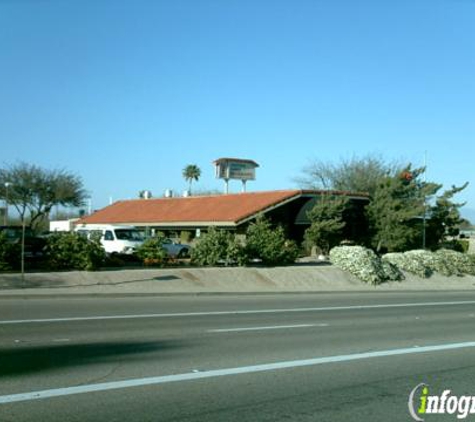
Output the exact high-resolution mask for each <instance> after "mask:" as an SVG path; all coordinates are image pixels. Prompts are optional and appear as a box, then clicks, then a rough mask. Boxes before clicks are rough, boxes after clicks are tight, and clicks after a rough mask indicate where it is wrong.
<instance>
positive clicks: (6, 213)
mask: <svg viewBox="0 0 475 422" xmlns="http://www.w3.org/2000/svg"><path fill="white" fill-rule="evenodd" d="M11 185H12V184H11V183H10V182H5V184H4V186H5V213H4V214H3V225H4V226H8V188H9V187H10V186H11Z"/></svg>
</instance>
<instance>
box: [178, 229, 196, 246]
mask: <svg viewBox="0 0 475 422" xmlns="http://www.w3.org/2000/svg"><path fill="white" fill-rule="evenodd" d="M192 237H193V232H191V231H189V230H182V231H181V232H180V240H181V243H190V241H191V238H192Z"/></svg>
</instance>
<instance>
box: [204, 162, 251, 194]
mask: <svg viewBox="0 0 475 422" xmlns="http://www.w3.org/2000/svg"><path fill="white" fill-rule="evenodd" d="M213 164H214V165H215V172H216V178H217V179H224V193H226V194H228V193H229V181H230V180H232V179H234V180H240V181H241V182H242V192H246V182H247V181H248V180H256V168H257V167H259V164H257V163H256V162H255V161H253V160H243V159H240V158H219V159H217V160H216V161H214V162H213Z"/></svg>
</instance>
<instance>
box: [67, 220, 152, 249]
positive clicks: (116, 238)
mask: <svg viewBox="0 0 475 422" xmlns="http://www.w3.org/2000/svg"><path fill="white" fill-rule="evenodd" d="M74 231H75V232H76V233H79V234H82V235H84V236H87V237H88V238H91V237H93V236H100V240H101V244H102V246H103V247H104V249H105V251H106V253H108V254H113V253H119V254H126V255H132V254H133V253H134V252H135V251H136V250H137V248H138V247H139V246H140V245H141V244H142V243H143V242H144V240H145V237H144V232H143V231H142V230H139V229H137V228H136V227H133V226H122V225H113V224H83V225H80V226H77V227H76V228H75V229H74Z"/></svg>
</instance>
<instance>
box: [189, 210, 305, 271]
mask: <svg viewBox="0 0 475 422" xmlns="http://www.w3.org/2000/svg"><path fill="white" fill-rule="evenodd" d="M298 254H299V250H298V247H297V245H296V244H295V242H293V241H290V240H288V239H286V237H285V233H284V230H283V228H282V227H277V228H274V227H272V226H271V224H270V222H269V221H267V220H264V219H261V220H258V221H257V222H256V223H253V224H251V225H249V227H248V229H247V232H246V242H245V244H244V243H243V242H240V241H239V240H238V239H237V238H236V236H235V235H233V234H231V233H229V232H227V231H224V230H218V229H215V228H210V229H209V231H208V233H207V234H205V235H204V236H203V238H202V239H201V240H200V241H199V242H198V243H197V245H196V246H195V247H194V248H193V250H192V255H191V258H192V262H194V263H196V264H197V265H218V264H224V265H246V264H248V263H249V262H252V261H254V260H258V261H260V262H262V263H263V264H264V265H271V266H275V265H289V264H292V263H294V262H295V260H296V259H297V257H298Z"/></svg>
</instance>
